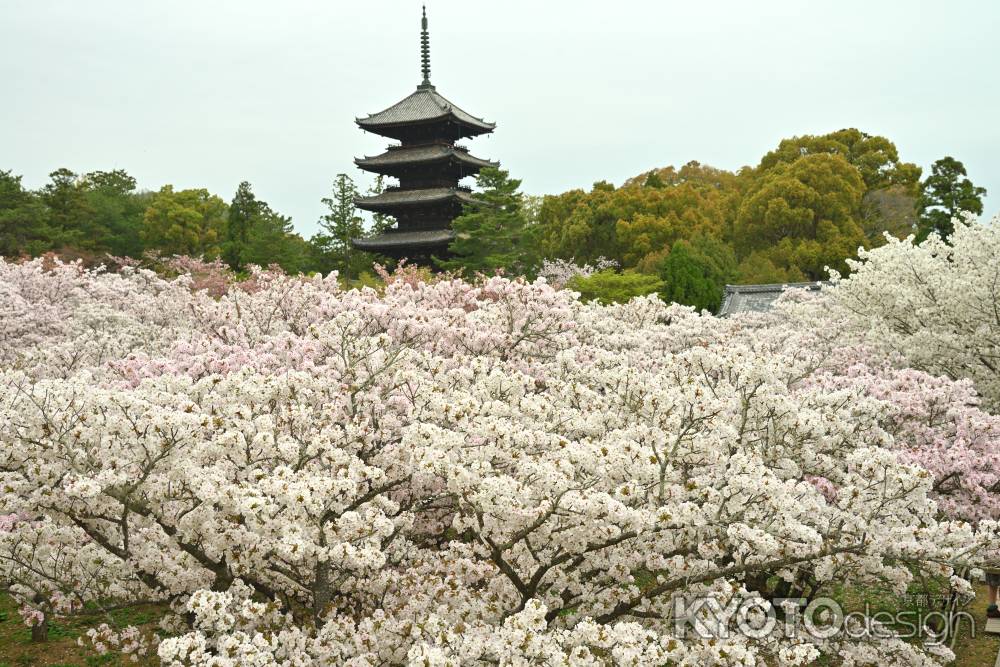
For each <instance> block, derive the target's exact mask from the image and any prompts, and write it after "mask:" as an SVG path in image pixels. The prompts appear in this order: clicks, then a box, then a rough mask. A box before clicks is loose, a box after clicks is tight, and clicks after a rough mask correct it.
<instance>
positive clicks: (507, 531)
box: [0, 260, 998, 667]
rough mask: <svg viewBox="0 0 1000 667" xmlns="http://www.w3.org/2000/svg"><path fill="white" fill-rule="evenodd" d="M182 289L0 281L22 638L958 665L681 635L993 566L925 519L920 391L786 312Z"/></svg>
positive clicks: (436, 657)
mask: <svg viewBox="0 0 1000 667" xmlns="http://www.w3.org/2000/svg"><path fill="white" fill-rule="evenodd" d="M191 287H192V285H191V279H190V277H184V276H182V277H180V278H177V279H173V280H165V279H162V278H159V277H158V276H156V275H155V274H153V273H151V272H146V271H142V270H135V269H128V268H126V269H123V270H122V271H121V272H120V273H118V274H109V273H107V272H104V271H101V270H93V271H88V270H84V269H82V268H80V267H79V266H77V265H71V264H58V263H57V264H55V265H54V266H49V267H46V266H43V265H42V264H40V263H38V262H27V263H21V264H10V263H4V262H3V260H0V311H2V313H3V315H4V316H5V317H3V318H2V319H0V322H2V324H0V326H2V327H4V329H3V331H2V332H0V333H2V334H3V335H4V336H9V337H10V338H9V340H12V341H14V342H15V345H13V346H12V347H13V348H15V349H13V350H7V349H6V348H5V349H4V351H3V352H2V353H0V354H2V355H3V356H2V357H0V514H4V515H10V514H14V515H16V516H17V517H18V520H17V521H11V522H10V523H11V525H10V526H9V528H8V529H7V530H5V531H4V532H0V581H2V582H4V583H6V584H7V585H8V586H9V588H10V590H11V592H12V593H13V594H14V595H15V596H16V597H17V598H18V600H19V602H21V603H22V604H23V605H25V608H26V611H25V615H26V616H28V618H29V622H33V623H35V624H36V625H37V623H40V622H43V620H42V619H44V618H48V617H49V616H51V615H59V614H69V613H74V611H75V610H76V609H79V608H80V607H81V606H83V605H91V606H93V605H97V606H99V607H104V608H111V607H114V606H118V605H123V604H134V603H137V602H148V601H158V602H161V603H163V604H165V605H168V606H169V608H170V609H171V610H172V612H173V613H172V614H170V615H169V616H168V617H167V618H166V619H165V620H164V625H165V628H166V629H168V630H169V631H170V632H169V635H170V636H168V637H167V638H165V639H163V641H162V642H160V643H159V646H158V648H157V651H158V654H159V657H160V659H161V661H162V662H163V663H164V664H167V665H206V666H207V665H213V666H217V667H221V666H224V665H234V666H235V665H272V664H287V665H321V664H343V665H352V666H357V667H360V666H374V665H459V664H462V665H465V664H483V665H489V664H511V665H528V664H580V665H611V664H614V665H656V664H678V665H761V664H765V663H767V664H772V665H803V664H809V663H811V662H815V660H816V659H817V658H818V657H819V656H820V655H822V654H831V653H839V654H840V655H841V656H843V657H844V659H845V660H846V661H848V663H849V664H853V665H898V666H900V667H902V666H904V665H905V666H907V667H909V666H911V665H927V666H930V665H937V664H940V662H941V661H943V660H946V659H947V658H948V657H949V652H948V651H947V649H935V648H933V647H929V646H921V645H919V644H911V643H908V642H905V641H903V640H902V639H893V638H883V639H876V638H874V637H870V636H869V637H857V636H855V637H852V636H849V635H846V634H841V635H837V636H833V637H826V638H823V637H818V636H811V635H802V636H797V637H794V638H790V637H786V636H783V635H780V634H774V633H771V634H765V635H762V636H750V635H748V634H746V633H744V634H736V633H729V634H727V633H715V634H714V635H713V636H711V637H702V636H700V635H698V634H691V633H688V634H684V633H683V632H681V631H680V630H679V629H678V621H679V620H680V619H679V615H680V612H679V611H678V609H679V608H681V607H683V605H684V602H685V601H686V600H690V599H692V598H694V597H697V596H712V597H713V599H718V600H720V601H722V604H723V605H725V604H728V603H729V602H730V601H741V600H742V601H745V600H753V601H756V602H757V604H758V607H757V609H758V612H757V613H758V615H760V614H764V613H766V612H767V611H768V610H770V609H771V608H772V604H773V603H774V600H776V598H778V597H784V596H786V595H787V594H796V595H802V596H805V597H813V596H816V595H819V594H821V593H822V592H823V591H824V590H827V589H828V588H829V587H830V586H832V585H833V584H834V583H836V584H841V583H847V584H852V583H855V584H857V583H866V584H868V583H870V584H879V585H885V586H888V587H890V588H892V589H894V590H896V591H898V592H902V591H904V590H905V588H906V586H907V584H908V583H909V582H910V581H911V580H912V579H913V577H914V576H917V575H918V574H924V573H931V574H934V575H937V576H943V577H948V576H949V575H951V574H952V572H953V571H954V569H955V568H957V567H960V566H966V565H973V566H974V565H976V564H977V563H979V562H981V561H982V559H983V558H985V557H991V556H992V555H993V554H992V552H991V551H990V550H991V549H993V550H995V549H996V544H997V540H998V526H997V522H996V520H995V519H996V518H997V517H996V516H995V515H993V516H989V517H987V516H985V515H981V516H977V517H976V518H977V519H978V522H977V523H976V524H972V523H968V522H965V521H961V520H957V519H953V518H951V517H950V516H949V515H948V514H947V513H943V512H942V509H941V506H940V504H939V502H938V501H936V500H935V494H938V495H939V496H940V494H941V493H942V492H943V490H942V488H941V487H940V486H939V485H937V482H938V480H939V479H940V477H941V476H942V474H945V475H946V474H947V473H946V472H944V470H945V469H944V468H939V469H937V468H935V467H934V466H935V464H934V463H933V460H934V456H933V455H931V456H929V457H928V458H921V457H909V456H905V455H903V452H904V451H905V450H906V448H907V446H910V445H912V446H914V447H924V446H925V445H926V446H929V447H930V448H932V449H933V447H936V446H940V445H941V444H942V440H941V439H944V440H947V439H948V438H949V437H952V436H951V435H949V433H951V432H950V431H944V432H941V433H943V435H940V436H939V428H940V424H939V422H938V421H937V420H933V419H931V420H928V419H926V418H925V417H926V415H925V414H924V413H923V412H921V411H922V410H925V409H930V408H927V407H925V406H927V405H929V404H930V403H929V402H930V398H931V397H930V396H927V395H925V394H924V393H921V391H917V390H915V389H913V387H911V386H910V385H909V384H907V383H908V382H917V383H919V382H920V381H921V380H919V379H913V378H908V377H907V376H905V374H903V375H900V374H896V375H894V374H893V373H892V372H890V371H889V370H886V369H885V368H884V367H883V365H880V363H877V362H876V361H874V360H873V361H872V362H871V363H870V364H869V366H868V367H867V368H868V370H867V371H864V372H862V371H861V370H856V371H852V370H851V368H852V366H851V365H850V364H849V363H848V361H849V358H848V357H847V356H838V353H837V351H836V349H835V347H833V346H831V345H829V344H818V343H817V341H822V340H824V337H825V336H828V334H829V331H828V327H827V324H828V322H825V321H822V322H821V321H819V320H818V319H816V318H819V317H820V315H817V314H815V313H816V312H818V311H816V310H815V309H814V310H813V311H812V312H813V313H814V314H813V315H812V316H811V317H813V318H814V319H813V320H812V325H811V326H807V327H802V326H800V322H799V321H798V320H797V319H796V318H797V317H805V315H804V314H803V313H805V312H806V310H805V309H806V305H805V304H800V305H801V306H802V307H801V308H799V309H798V310H796V309H795V307H792V306H790V307H789V311H788V313H787V314H780V313H778V314H775V315H773V316H764V317H758V318H752V317H751V318H733V319H730V320H718V319H716V318H713V317H710V316H700V315H698V314H696V313H694V312H693V311H692V310H691V309H690V308H686V307H682V306H677V305H667V304H664V303H662V302H661V301H659V299H657V298H656V297H647V298H641V299H634V300H633V301H632V302H630V303H628V304H620V305H613V306H600V305H595V304H582V303H580V302H578V301H577V300H576V299H575V298H574V296H573V294H572V293H569V292H566V291H560V290H555V289H553V288H552V287H551V286H550V285H548V284H546V283H545V282H544V281H539V282H536V283H528V282H525V281H523V280H510V279H507V278H503V277H490V278H482V279H481V280H479V281H478V282H475V283H468V282H463V281H460V280H456V279H452V278H448V277H445V278H443V279H441V280H438V281H436V282H423V281H418V280H410V279H402V280H393V281H390V282H389V283H388V284H386V286H385V287H384V289H382V290H374V289H368V288H365V289H357V290H351V291H346V292H345V291H342V290H341V289H340V288H339V286H338V283H337V277H336V275H335V274H331V275H330V276H327V277H325V278H323V277H313V278H300V277H289V276H284V275H282V274H280V273H276V272H269V271H260V270H256V271H255V272H254V273H253V275H252V276H251V278H250V281H249V283H248V284H247V285H244V284H241V283H235V284H231V285H229V286H228V289H227V291H226V292H225V293H224V294H222V295H221V296H219V297H214V296H213V295H211V294H209V293H207V292H206V291H205V290H192V289H191ZM793 305H794V304H793ZM8 314H9V315H10V317H6V316H7V315H8ZM858 354H859V355H860V354H861V353H860V352H859V353H858ZM877 358H878V357H876V359H877ZM890 370H891V369H890ZM866 373H868V374H870V375H874V376H877V381H876V380H872V382H871V383H870V384H872V385H873V386H874V388H869V387H868V386H867V385H866V384H865V383H866V382H868V377H869V376H868V375H866ZM948 390H949V391H952V392H953V394H950V395H949V396H954V398H953V399H952V398H947V397H945V398H944V399H943V400H945V401H951V402H954V401H960V400H966V401H967V400H968V399H969V396H970V394H969V392H971V391H972V390H971V388H970V387H969V386H968V385H967V384H957V385H955V384H952V385H948ZM963 392H964V393H963ZM911 394H912V396H911ZM921 401H923V403H921ZM910 404H912V405H914V406H915V407H914V408H913V410H914V416H913V417H912V418H911V417H910V416H908V415H906V414H904V412H903V411H902V410H901V409H897V408H894V407H893V406H894V405H899V406H903V405H910ZM949 404H950V403H949ZM969 410H970V411H971V412H969V413H968V417H967V423H965V424H964V425H961V426H954V427H951V426H949V427H947V428H953V431H954V437H966V433H968V437H969V438H978V439H977V440H976V441H975V442H976V443H979V444H974V445H970V447H972V449H975V447H980V446H981V443H982V442H987V441H988V439H989V438H991V437H992V435H991V434H990V433H991V432H990V431H989V429H988V428H986V425H984V423H981V422H982V420H983V419H985V418H984V417H981V416H980V413H978V412H975V411H973V408H972V407H970V408H969ZM986 421H989V420H988V419H987V420H986ZM925 422H926V428H927V429H930V431H926V430H925ZM983 439H986V440H983ZM907 443H909V444H907ZM980 481H982V482H984V483H985V478H983V480H980ZM964 483H965V481H964V480H963V484H964ZM968 483H969V484H976V483H979V482H977V481H976V480H968ZM962 488H966V487H964V486H963V487H962ZM969 488H970V489H972V487H969ZM970 492H971V490H970ZM775 582H778V583H775ZM40 617H41V618H40ZM90 638H91V640H92V641H93V642H94V644H95V646H96V647H98V648H99V649H107V648H108V647H109V646H111V647H113V646H121V647H127V648H128V650H129V651H137V650H140V649H141V647H143V646H145V645H147V644H149V643H151V641H147V639H144V638H141V637H139V636H138V635H137V634H136V631H135V630H126V631H125V632H122V633H118V632H117V631H116V630H114V629H109V628H104V627H102V628H96V629H95V630H94V631H93V633H91V637H90Z"/></svg>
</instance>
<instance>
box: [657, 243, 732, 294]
mask: <svg viewBox="0 0 1000 667" xmlns="http://www.w3.org/2000/svg"><path fill="white" fill-rule="evenodd" d="M735 276H736V255H735V254H734V253H733V249H732V248H731V247H730V246H728V245H727V244H725V243H723V242H722V241H721V240H719V239H718V238H716V237H714V236H708V235H706V234H699V235H698V236H695V237H694V238H693V239H691V240H690V241H687V240H684V239H682V240H680V241H678V242H677V243H675V244H674V245H673V246H672V247H671V248H670V253H669V254H668V255H667V257H666V259H664V260H663V263H662V265H661V267H660V279H661V280H662V281H663V287H662V288H661V289H660V296H661V297H662V298H663V300H664V301H672V302H674V303H681V304H684V305H687V306H694V307H695V308H697V309H699V310H708V311H711V312H713V313H714V312H716V311H717V310H718V309H719V306H720V305H721V304H722V293H723V289H724V287H725V285H726V283H728V282H729V281H731V280H733V279H734V278H735Z"/></svg>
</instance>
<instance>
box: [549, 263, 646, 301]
mask: <svg viewBox="0 0 1000 667" xmlns="http://www.w3.org/2000/svg"><path fill="white" fill-rule="evenodd" d="M566 287H568V288H569V289H571V290H573V291H576V292H579V293H580V298H581V299H583V300H584V301H598V302H600V303H603V304H609V303H626V302H628V301H630V300H632V299H633V298H635V297H637V296H646V295H647V294H654V293H656V292H658V291H660V289H662V288H663V282H662V281H661V280H660V279H659V278H658V277H657V276H651V275H648V274H645V273H637V272H635V271H623V272H622V273H617V272H615V271H614V270H610V269H609V270H607V271H599V272H597V273H592V274H591V275H589V276H582V275H580V276H576V277H574V278H572V279H570V281H569V282H568V283H567V284H566Z"/></svg>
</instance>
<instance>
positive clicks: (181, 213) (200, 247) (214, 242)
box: [142, 185, 226, 257]
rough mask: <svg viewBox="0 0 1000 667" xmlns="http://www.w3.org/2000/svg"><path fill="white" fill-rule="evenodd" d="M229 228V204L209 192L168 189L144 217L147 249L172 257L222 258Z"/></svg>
mask: <svg viewBox="0 0 1000 667" xmlns="http://www.w3.org/2000/svg"><path fill="white" fill-rule="evenodd" d="M225 225H226V202H224V201H223V200H222V199H220V198H219V197H217V196H215V195H213V194H210V193H209V192H208V190H205V189H203V188H202V189H193V190H179V191H175V190H174V188H173V186H172V185H165V186H163V187H162V188H160V191H159V192H157V193H156V195H155V196H154V197H153V200H152V201H151V202H150V203H149V207H148V208H147V209H146V213H145V216H144V217H143V233H142V237H143V241H144V243H145V245H146V247H147V248H150V249H154V250H159V251H160V252H162V253H164V254H172V255H192V256H198V255H203V256H205V257H215V256H218V254H219V252H220V244H221V241H222V234H223V231H224V230H225Z"/></svg>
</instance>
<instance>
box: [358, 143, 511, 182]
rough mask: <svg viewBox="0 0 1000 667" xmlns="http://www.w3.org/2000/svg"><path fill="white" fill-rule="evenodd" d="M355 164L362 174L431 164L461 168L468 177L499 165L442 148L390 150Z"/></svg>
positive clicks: (451, 149) (422, 147) (403, 170)
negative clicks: (363, 171) (363, 172)
mask: <svg viewBox="0 0 1000 667" xmlns="http://www.w3.org/2000/svg"><path fill="white" fill-rule="evenodd" d="M354 164H356V165H357V166H358V168H360V169H363V170H365V171H371V172H375V173H379V174H386V175H389V176H392V175H395V174H397V173H401V172H406V171H408V170H412V169H414V168H420V167H425V166H433V165H450V166H455V167H460V168H463V169H464V171H466V172H467V174H473V173H476V172H478V171H479V170H480V169H485V168H487V167H499V166H500V163H499V162H494V161H492V160H484V159H483V158H478V157H476V156H474V155H471V154H469V153H468V152H467V151H464V150H459V149H455V148H454V147H452V146H441V145H432V146H414V147H397V148H391V149H390V150H388V151H386V152H385V153H381V154H379V155H374V156H367V155H366V156H365V157H363V158H355V159H354Z"/></svg>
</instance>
